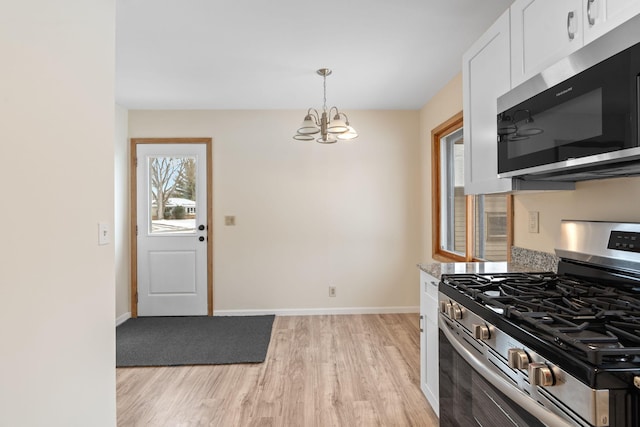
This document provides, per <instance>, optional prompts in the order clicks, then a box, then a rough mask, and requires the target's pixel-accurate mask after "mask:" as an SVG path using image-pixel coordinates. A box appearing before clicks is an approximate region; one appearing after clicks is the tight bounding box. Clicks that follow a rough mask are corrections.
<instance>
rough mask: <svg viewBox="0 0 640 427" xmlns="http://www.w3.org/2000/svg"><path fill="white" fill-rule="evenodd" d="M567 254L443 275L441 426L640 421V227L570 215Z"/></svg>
mask: <svg viewBox="0 0 640 427" xmlns="http://www.w3.org/2000/svg"><path fill="white" fill-rule="evenodd" d="M556 254H557V255H558V256H559V257H560V259H561V261H560V263H559V265H558V273H557V274H556V273H505V274H451V275H443V276H442V279H441V282H440V284H439V304H440V307H439V308H440V313H439V329H440V339H439V340H440V354H439V363H440V425H441V426H442V427H448V426H461V427H462V426H464V427H466V426H472V425H473V426H485V427H489V426H554V427H555V426H614V427H621V426H638V425H640V224H637V223H611V222H586V221H563V222H562V224H561V236H560V239H559V242H558V247H557V248H556Z"/></svg>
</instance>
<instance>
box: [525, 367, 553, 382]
mask: <svg viewBox="0 0 640 427" xmlns="http://www.w3.org/2000/svg"><path fill="white" fill-rule="evenodd" d="M529 382H530V383H531V384H532V385H539V386H543V387H548V386H552V385H553V384H554V382H555V380H554V378H553V372H551V368H550V367H548V366H547V365H545V364H544V363H529Z"/></svg>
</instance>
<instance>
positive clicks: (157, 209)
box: [148, 157, 198, 234]
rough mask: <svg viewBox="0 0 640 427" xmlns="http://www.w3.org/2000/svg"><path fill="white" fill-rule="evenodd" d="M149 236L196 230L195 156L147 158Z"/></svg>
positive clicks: (193, 231)
mask: <svg viewBox="0 0 640 427" xmlns="http://www.w3.org/2000/svg"><path fill="white" fill-rule="evenodd" d="M148 161H149V196H150V197H149V202H150V203H149V212H150V215H149V218H151V223H150V224H149V233H151V234H159V233H161V234H167V233H179V234H185V233H190V234H193V233H195V231H196V226H195V225H196V210H197V200H196V177H197V167H198V164H197V159H196V157H149V158H148Z"/></svg>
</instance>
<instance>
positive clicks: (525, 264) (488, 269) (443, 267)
mask: <svg viewBox="0 0 640 427" xmlns="http://www.w3.org/2000/svg"><path fill="white" fill-rule="evenodd" d="M511 259H512V260H513V262H446V263H440V262H435V261H434V262H431V263H424V264H418V268H420V270H422V271H424V272H425V273H427V274H430V275H431V276H433V277H436V278H438V279H439V278H440V276H441V275H442V274H459V273H523V272H524V273H530V272H536V271H553V272H555V271H557V269H558V258H557V257H556V256H555V255H553V254H548V253H545V252H538V251H533V250H530V249H523V248H517V247H514V248H512V250H511Z"/></svg>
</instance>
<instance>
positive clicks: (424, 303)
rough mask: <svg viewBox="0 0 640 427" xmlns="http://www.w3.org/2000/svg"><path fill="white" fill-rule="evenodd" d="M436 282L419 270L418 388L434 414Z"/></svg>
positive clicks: (436, 391) (437, 372)
mask: <svg viewBox="0 0 640 427" xmlns="http://www.w3.org/2000/svg"><path fill="white" fill-rule="evenodd" d="M438 282H439V280H438V279H436V278H435V277H433V276H431V275H430V274H427V273H425V272H424V271H422V270H421V271H420V388H421V389H422V393H424V395H425V397H426V398H427V400H428V401H429V404H430V405H431V407H432V408H433V410H434V412H435V413H436V415H439V409H438V395H439V393H438V386H439V381H438V375H439V369H438V367H439V365H438Z"/></svg>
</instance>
